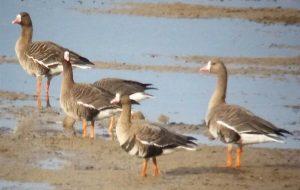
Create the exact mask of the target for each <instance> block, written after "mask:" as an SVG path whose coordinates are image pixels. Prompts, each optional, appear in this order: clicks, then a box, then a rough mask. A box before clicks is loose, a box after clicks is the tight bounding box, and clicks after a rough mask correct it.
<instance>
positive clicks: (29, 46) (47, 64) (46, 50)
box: [12, 12, 94, 109]
mask: <svg viewBox="0 0 300 190" xmlns="http://www.w3.org/2000/svg"><path fill="white" fill-rule="evenodd" d="M12 24H19V25H20V26H21V27H22V31H21V35H20V37H19V39H18V40H17V42H16V46H15V51H16V54H17V57H18V60H19V63H20V65H21V66H22V68H23V69H24V70H25V71H26V72H27V73H28V74H29V75H33V76H34V77H36V79H37V83H36V94H37V107H38V108H39V109H40V108H41V86H42V78H44V77H47V83H46V102H47V107H49V106H50V101H49V87H50V81H51V79H52V77H53V76H55V75H59V74H60V73H61V72H62V65H61V57H60V56H61V55H62V53H63V52H64V50H65V48H63V47H61V46H59V45H57V44H55V43H53V42H49V41H37V42H32V35H33V27H32V21H31V18H30V15H29V14H28V13H27V12H21V13H20V14H18V15H17V16H16V19H15V20H13V21H12ZM69 52H70V61H71V63H72V66H73V67H78V68H83V69H85V68H90V67H91V66H92V65H94V64H93V63H92V62H90V61H89V60H88V59H87V58H84V57H82V56H80V55H78V54H77V53H75V52H72V51H69Z"/></svg>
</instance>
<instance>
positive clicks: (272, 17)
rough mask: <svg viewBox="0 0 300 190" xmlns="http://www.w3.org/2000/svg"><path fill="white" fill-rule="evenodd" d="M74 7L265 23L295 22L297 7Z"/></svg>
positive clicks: (299, 16) (299, 13) (298, 14)
mask: <svg viewBox="0 0 300 190" xmlns="http://www.w3.org/2000/svg"><path fill="white" fill-rule="evenodd" d="M77 10H79V11H81V12H83V13H86V14H93V13H105V14H107V13H109V14H125V15H138V16H155V17H171V18H238V19H246V20H250V21H255V22H260V23H265V24H275V23H281V24H299V23H300V11H299V10H295V9H285V8H281V7H277V8H237V7H236V8H234V7H219V6H205V5H191V4H185V3H119V4H116V6H114V7H113V8H109V9H106V10H103V9H98V8H92V9H84V8H77Z"/></svg>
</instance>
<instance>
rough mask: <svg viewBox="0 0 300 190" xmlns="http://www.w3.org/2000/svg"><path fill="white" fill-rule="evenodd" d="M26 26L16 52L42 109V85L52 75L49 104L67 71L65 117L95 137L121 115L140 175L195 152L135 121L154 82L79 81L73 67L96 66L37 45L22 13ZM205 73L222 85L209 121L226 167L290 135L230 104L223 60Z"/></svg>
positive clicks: (123, 135) (122, 133)
mask: <svg viewBox="0 0 300 190" xmlns="http://www.w3.org/2000/svg"><path fill="white" fill-rule="evenodd" d="M12 23H13V24H19V25H20V26H21V28H22V31H21V35H20V37H19V39H18V40H17V42H16V46H15V51H16V55H17V57H18V60H19V63H20V65H21V66H22V68H23V69H24V70H25V71H26V72H27V73H28V74H30V75H33V76H35V77H36V80H37V83H36V85H37V86H36V93H37V106H38V107H39V108H40V107H41V81H42V78H44V77H47V83H46V100H47V106H50V102H49V86H50V81H51V78H52V77H53V76H55V75H59V74H60V73H63V75H62V76H63V80H62V84H61V91H60V105H61V108H62V109H63V110H64V112H65V114H66V115H67V116H68V117H70V118H72V119H74V120H81V121H82V128H83V137H87V136H88V126H89V127H90V138H94V136H95V134H94V123H95V121H96V120H100V119H103V118H106V117H112V119H111V123H110V129H111V128H112V126H113V125H114V124H113V123H114V121H115V118H114V115H115V114H116V113H120V112H121V114H120V117H119V119H118V121H117V124H116V135H117V139H118V141H119V143H120V146H121V147H122V148H123V149H124V150H125V151H126V152H128V153H129V154H130V155H136V156H139V157H142V158H144V162H143V167H142V170H141V176H146V175H147V164H148V160H149V159H152V161H153V164H154V171H153V175H154V176H158V175H159V168H158V165H157V160H156V157H157V156H159V155H161V154H164V153H169V152H172V150H174V149H175V148H184V149H187V150H195V149H196V147H197V144H196V142H195V141H196V139H195V138H194V137H191V136H185V135H181V134H178V133H174V132H172V131H169V130H168V129H166V128H165V127H164V126H162V125H161V124H158V123H154V122H149V121H146V120H140V119H138V120H136V119H132V117H131V115H132V110H131V105H132V104H139V102H141V101H142V100H145V99H149V98H151V97H152V96H151V95H150V94H148V93H146V91H147V90H150V89H155V88H154V87H153V86H152V84H144V83H140V82H137V81H132V80H124V79H118V78H105V79H101V80H99V81H96V82H94V83H93V84H82V83H76V82H75V81H74V78H73V68H83V69H85V68H90V67H91V66H92V65H93V63H92V62H90V61H89V60H88V59H87V58H85V57H82V56H80V55H79V54H77V53H75V52H73V51H71V50H68V49H65V48H64V47H61V46H59V45H57V44H55V43H53V42H49V41H43V42H41V41H40V42H33V41H32V35H33V27H32V21H31V18H30V15H29V14H28V13H26V12H21V13H20V14H18V15H17V16H16V19H15V20H14V21H12ZM200 72H208V73H211V74H214V75H216V76H217V86H216V88H215V91H214V93H213V95H212V97H211V99H210V101H209V105H208V111H207V115H206V118H205V122H206V125H207V127H208V130H209V132H210V133H211V135H212V136H213V137H214V138H216V139H219V140H221V141H222V142H224V143H226V144H227V145H228V148H227V162H226V166H227V167H240V165H241V164H240V160H241V153H242V151H243V149H242V148H243V146H244V145H247V144H255V143H263V142H283V140H282V137H285V135H286V134H290V135H291V134H292V133H291V132H289V131H287V130H285V129H281V128H277V127H276V126H274V125H273V124H272V123H270V122H268V121H266V120H264V119H263V118H261V117H259V116H256V115H255V114H254V113H252V112H250V111H249V110H247V109H246V108H243V107H241V106H238V105H232V104H227V103H226V88H227V77H228V74H227V69H226V67H225V65H224V63H223V62H222V61H221V60H211V61H209V62H208V63H207V65H206V66H204V67H202V68H201V69H200ZM234 144H236V145H237V150H236V152H237V153H236V159H235V160H236V162H235V164H233V158H232V150H233V145H234Z"/></svg>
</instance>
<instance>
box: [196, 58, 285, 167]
mask: <svg viewBox="0 0 300 190" xmlns="http://www.w3.org/2000/svg"><path fill="white" fill-rule="evenodd" d="M200 72H209V73H211V74H215V75H216V76H217V86H216V88H215V91H214V93H213V95H212V97H211V99H210V101H209V104H208V111H207V115H206V118H205V121H206V125H207V127H208V129H209V131H210V133H211V134H212V136H213V137H214V138H217V139H220V140H221V141H222V142H224V143H226V144H228V147H227V163H226V166H227V167H240V165H241V153H242V151H243V146H244V145H247V144H257V143H265V142H283V140H282V137H285V134H291V133H290V132H289V131H287V130H285V129H281V128H278V127H276V126H274V125H273V124H272V123H270V122H268V121H266V120H264V119H263V118H261V117H259V116H256V115H255V114H254V113H252V112H251V111H249V110H247V109H246V108H243V107H241V106H238V105H232V104H227V103H226V100H225V99H226V89H227V69H226V67H225V65H224V63H223V62H222V61H221V60H218V59H216V60H212V61H209V62H208V63H207V65H206V66H204V67H202V68H201V69H200ZM233 144H236V145H237V146H238V148H237V150H236V154H237V155H236V162H235V165H233V163H232V149H233Z"/></svg>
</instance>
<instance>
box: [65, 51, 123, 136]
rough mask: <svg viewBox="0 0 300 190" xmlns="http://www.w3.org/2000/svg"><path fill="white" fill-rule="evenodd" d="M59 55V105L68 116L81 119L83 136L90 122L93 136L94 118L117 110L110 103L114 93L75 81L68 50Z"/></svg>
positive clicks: (111, 113)
mask: <svg viewBox="0 0 300 190" xmlns="http://www.w3.org/2000/svg"><path fill="white" fill-rule="evenodd" d="M61 57H62V65H63V80H62V85H61V91H60V105H61V107H62V109H63V110H64V112H65V113H66V114H67V115H68V116H69V117H71V118H73V119H75V120H82V128H83V137H87V135H88V134H87V123H88V122H90V123H91V125H90V127H91V134H90V138H94V122H95V120H97V119H103V118H106V117H110V116H111V115H113V114H114V113H115V112H117V111H118V109H117V108H118V106H115V105H111V104H110V101H111V100H112V99H113V98H114V95H113V94H111V93H110V92H108V91H106V90H104V89H101V88H97V87H95V86H93V85H91V84H79V83H75V82H74V80H73V70H72V65H71V63H70V53H69V51H65V52H64V54H63V55H61ZM72 122H73V121H71V124H72V125H73V124H74V123H72Z"/></svg>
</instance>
